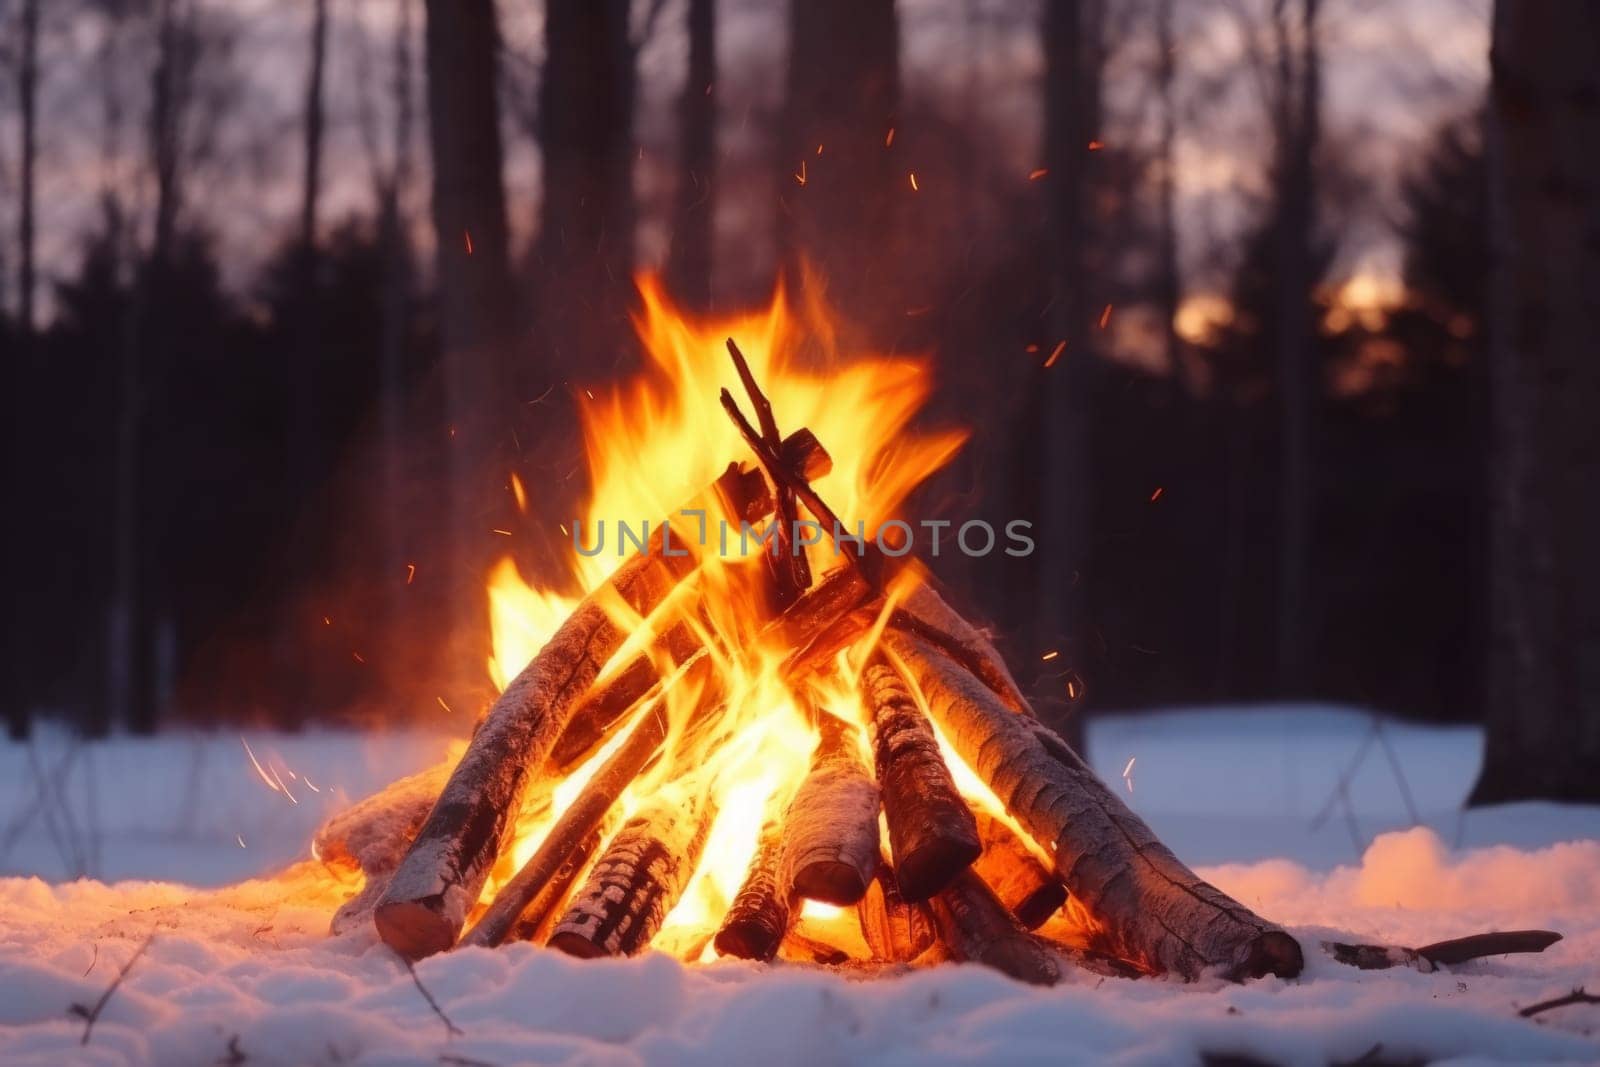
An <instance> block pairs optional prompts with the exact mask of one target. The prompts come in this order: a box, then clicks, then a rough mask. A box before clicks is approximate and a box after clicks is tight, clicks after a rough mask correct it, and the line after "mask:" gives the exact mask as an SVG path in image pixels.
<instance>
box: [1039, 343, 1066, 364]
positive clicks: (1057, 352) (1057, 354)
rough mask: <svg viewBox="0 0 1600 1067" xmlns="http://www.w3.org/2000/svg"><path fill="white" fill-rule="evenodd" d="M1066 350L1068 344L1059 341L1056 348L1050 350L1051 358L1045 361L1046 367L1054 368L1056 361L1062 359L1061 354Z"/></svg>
mask: <svg viewBox="0 0 1600 1067" xmlns="http://www.w3.org/2000/svg"><path fill="white" fill-rule="evenodd" d="M1066 348H1067V342H1065V341H1057V342H1056V346H1055V347H1054V348H1052V349H1051V350H1050V358H1049V359H1047V360H1045V361H1044V365H1045V366H1046V367H1049V366H1052V365H1053V364H1054V363H1055V361H1056V360H1058V359H1060V358H1061V353H1062V352H1064V351H1066Z"/></svg>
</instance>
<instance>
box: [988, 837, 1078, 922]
mask: <svg viewBox="0 0 1600 1067" xmlns="http://www.w3.org/2000/svg"><path fill="white" fill-rule="evenodd" d="M977 817H978V836H979V837H980V838H981V839H982V840H983V855H981V856H979V857H978V859H977V862H975V863H973V865H972V869H973V871H974V872H975V873H976V874H977V875H978V877H979V878H982V879H983V880H984V881H985V882H987V883H988V885H989V888H990V889H993V890H994V895H995V896H997V897H999V898H1000V903H1002V904H1004V905H1005V906H1006V910H1007V911H1009V912H1011V914H1013V915H1015V916H1016V917H1017V920H1018V921H1019V922H1021V923H1022V925H1023V926H1025V927H1027V928H1028V929H1029V930H1037V929H1038V928H1039V927H1041V926H1043V925H1044V923H1045V921H1046V920H1047V919H1049V918H1050V916H1052V915H1054V914H1055V913H1056V912H1057V911H1060V910H1061V905H1063V904H1065V903H1066V902H1067V887H1066V886H1064V885H1062V884H1061V879H1059V878H1057V877H1056V875H1055V872H1054V871H1052V870H1050V868H1048V867H1046V866H1045V865H1044V864H1043V863H1041V862H1040V861H1039V858H1038V857H1037V856H1035V855H1034V854H1033V850H1032V849H1030V848H1029V847H1028V846H1027V845H1026V844H1025V843H1023V841H1022V839H1021V838H1019V837H1018V836H1017V835H1016V833H1015V832H1014V831H1013V830H1012V829H1011V827H1009V826H1007V825H1006V824H1005V823H1004V822H1002V821H1001V820H1000V819H997V818H995V817H994V816H993V815H990V814H989V813H988V812H979V813H978V816H977Z"/></svg>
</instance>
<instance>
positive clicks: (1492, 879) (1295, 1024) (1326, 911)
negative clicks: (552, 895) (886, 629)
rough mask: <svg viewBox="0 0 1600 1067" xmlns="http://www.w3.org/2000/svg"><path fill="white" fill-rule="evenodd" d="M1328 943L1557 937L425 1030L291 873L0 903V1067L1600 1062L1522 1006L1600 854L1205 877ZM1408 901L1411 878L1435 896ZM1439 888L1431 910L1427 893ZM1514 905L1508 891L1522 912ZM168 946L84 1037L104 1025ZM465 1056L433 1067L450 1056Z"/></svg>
mask: <svg viewBox="0 0 1600 1067" xmlns="http://www.w3.org/2000/svg"><path fill="white" fill-rule="evenodd" d="M1207 873H1208V874H1209V876H1211V877H1214V878H1215V879H1216V880H1217V881H1218V882H1219V883H1221V884H1222V885H1223V886H1224V887H1225V888H1227V889H1229V890H1230V891H1232V892H1235V893H1239V894H1242V895H1244V896H1245V897H1246V898H1247V899H1249V900H1250V902H1251V903H1252V905H1254V906H1257V907H1259V908H1261V909H1262V910H1263V911H1264V912H1266V913H1267V914H1269V915H1273V916H1275V917H1277V918H1281V919H1284V920H1286V921H1287V922H1288V923H1290V924H1291V928H1292V929H1293V930H1294V932H1295V933H1296V935H1297V936H1299V937H1300V938H1301V939H1302V941H1303V942H1304V943H1305V944H1307V946H1308V947H1311V946H1314V945H1315V943H1316V941H1318V940H1319V939H1321V938H1324V937H1328V936H1337V937H1339V938H1341V939H1344V940H1361V939H1377V938H1383V939H1387V940H1390V941H1393V942H1398V943H1404V944H1420V943H1425V942H1427V941H1430V940H1435V939H1437V938H1441V937H1445V936H1450V935H1452V934H1460V933H1467V932H1472V931H1474V930H1478V929H1482V928H1488V927H1494V926H1500V927H1510V926H1523V925H1548V926H1551V927H1554V928H1556V929H1559V930H1562V931H1563V932H1564V933H1566V934H1567V938H1566V940H1564V941H1562V942H1560V943H1558V944H1557V945H1555V946H1554V947H1553V948H1552V949H1550V950H1549V951H1548V952H1546V953H1545V954H1544V955H1542V956H1526V957H1503V958H1499V959H1493V960H1485V961H1480V962H1475V963H1472V964H1467V965H1464V966H1462V967H1460V968H1458V969H1456V972H1455V973H1450V974H1446V973H1438V974H1430V975H1423V974H1418V973H1416V972H1413V971H1406V970H1401V971H1388V972H1364V971H1357V970H1354V969H1351V968H1347V967H1343V966H1340V965H1338V964H1335V963H1333V962H1332V961H1331V960H1328V959H1326V958H1324V957H1322V956H1321V955H1320V953H1317V952H1312V953H1310V955H1309V964H1310V965H1309V968H1308V972H1307V975H1306V976H1305V977H1304V978H1303V979H1301V980H1299V981H1296V982H1283V981H1278V980H1268V981H1262V982H1255V983H1251V984H1248V985H1243V986H1225V985H1211V986H1180V985H1177V984H1174V983H1171V982H1164V981H1153V980H1142V981H1123V980H1116V979H1106V980H1101V979H1100V978H1098V977H1093V976H1087V975H1081V974H1079V975H1074V976H1071V977H1069V981H1068V984H1066V985H1064V986H1062V987H1058V988H1056V989H1053V990H1038V989H1034V988H1031V987H1028V986H1023V985H1020V984H1018V983H1015V982H1012V981H1010V980H1008V979H1005V978H1003V977H1001V976H1000V975H998V974H995V973H992V972H988V971H984V970H982V969H978V968H974V967H969V966H962V967H955V966H946V967H941V968H938V969H935V970H931V971H924V972H919V973H914V974H907V975H904V976H900V977H895V978H886V979H875V980H868V981H863V980H849V979H846V978H843V977H840V976H838V975H834V974H830V973H827V972H823V971H820V970H815V969H810V968H803V967H798V966H781V965H780V966H775V967H771V968H763V967H758V966H754V965H750V964H744V963H722V964H716V965H713V966H710V967H685V966H683V965H681V964H679V963H677V962H675V961H673V960H670V959H668V958H665V957H662V956H648V957H645V958H642V959H636V960H628V961H578V960H572V959H568V958H566V957H564V956H562V955H560V954H559V953H554V952H550V951H548V950H544V949H538V948H534V947H532V946H529V945H521V944H519V945H512V946H508V947H506V948H503V949H499V950H484V949H474V950H468V951H463V952H459V953H453V954H449V955H446V956H441V957H435V958H432V959H429V960H425V961H424V962H423V963H421V964H420V965H418V967H417V975H418V978H419V979H420V980H421V982H422V983H423V984H424V985H425V986H426V987H427V989H428V991H429V992H430V993H431V994H432V995H433V997H434V998H435V999H436V1000H437V1001H438V1003H439V1005H440V1007H441V1009H442V1010H443V1011H444V1012H445V1014H446V1015H447V1016H448V1017H449V1019H450V1022H451V1023H452V1024H453V1025H454V1027H456V1028H457V1029H459V1031H460V1032H459V1033H452V1032H451V1031H450V1030H449V1029H448V1028H447V1026H446V1023H445V1022H444V1020H442V1019H440V1018H439V1017H437V1016H436V1015H434V1013H433V1012H432V1010H431V1009H430V1008H429V1007H428V1005H427V1003H426V1001H425V1000H424V999H423V997H422V995H421V993H420V992H419V991H418V989H417V987H416V985H415V984H413V982H412V979H411V977H410V975H409V974H408V973H407V972H406V970H405V968H404V966H403V965H402V964H401V963H400V962H399V961H398V959H397V958H396V957H394V956H393V955H392V954H390V953H389V952H388V951H387V950H386V949H384V948H383V947H381V946H380V945H379V944H378V943H377V942H376V939H375V938H374V937H373V936H372V934H371V933H370V931H367V930H362V931H359V932H357V933H355V934H351V935H347V936H345V937H342V938H329V937H327V936H326V933H325V932H326V929H327V923H328V918H329V916H330V914H331V912H332V910H333V908H334V907H335V906H336V905H337V903H338V901H339V900H340V899H342V897H343V895H344V893H347V892H348V891H349V887H348V886H340V885H339V884H338V883H337V882H335V881H334V880H333V879H332V877H331V876H330V875H329V874H328V873H327V871H326V869H324V868H322V867H320V866H319V865H316V864H312V863H303V864H299V865H297V866H295V867H293V868H291V869H290V870H289V871H287V872H285V873H284V874H283V875H282V876H280V877H279V878H276V879H273V880H263V881H253V882H247V883H244V884H241V885H238V886H233V887H229V888H226V889H221V890H193V889H187V888H184V887H181V886H176V885H171V884H163V883H148V882H124V883H120V884H116V885H109V886H108V885H104V884H101V883H98V882H78V883H72V884H67V885H58V886H50V885H47V884H45V883H44V882H42V881H40V880H38V879H8V880H4V881H0V899H4V900H5V902H6V903H5V905H4V906H3V907H0V1060H3V1061H4V1062H6V1063H8V1064H13V1063H15V1064H59V1063H64V1062H85V1063H104V1064H119V1063H160V1064H190V1063H193V1064H202V1063H215V1062H225V1061H226V1060H227V1059H228V1057H229V1056H230V1055H233V1054H234V1053H235V1052H237V1053H238V1054H240V1055H243V1056H245V1057H248V1059H247V1060H246V1061H245V1062H248V1063H250V1064H313V1063H327V1064H334V1063H371V1064H406V1063H439V1062H458V1063H461V1062H482V1063H491V1064H513V1063H532V1062H538V1063H583V1064H641V1063H652V1064H656V1063H659V1064H701V1063H748V1062H755V1061H758V1060H759V1061H760V1062H761V1063H762V1064H763V1065H764V1067H780V1065H784V1064H797V1065H798V1064H810V1063H816V1062H834V1063H858V1062H872V1063H878V1064H907V1065H910V1064H945V1063H952V1064H953V1063H995V1062H1004V1063H1052V1064H1061V1063H1126V1064H1144V1063H1173V1062H1177V1063H1183V1062H1197V1061H1198V1059H1199V1058H1200V1056H1201V1055H1202V1054H1223V1053H1227V1054H1233V1055H1241V1056H1249V1057H1254V1058H1256V1059H1259V1060H1264V1061H1267V1062H1272V1063H1285V1064H1320V1063H1325V1062H1330V1061H1334V1060H1346V1061H1348V1060H1355V1059H1358V1058H1359V1057H1361V1056H1363V1055H1367V1054H1368V1053H1370V1052H1371V1050H1373V1049H1374V1048H1378V1049H1380V1051H1381V1054H1382V1055H1383V1056H1384V1057H1385V1058H1386V1059H1390V1060H1394V1059H1400V1060H1405V1059H1410V1058H1425V1059H1428V1060H1437V1059H1449V1058H1473V1059H1475V1060H1477V1061H1480V1062H1482V1061H1490V1062H1495V1061H1498V1062H1508V1063H1530V1062H1537V1061H1541V1060H1548V1061H1570V1062H1597V1061H1600V1042H1596V1041H1595V1040H1594V1038H1593V1037H1591V1036H1588V1035H1590V1034H1592V1033H1593V1032H1594V1030H1595V1028H1596V1027H1597V1026H1600V1010H1597V1009H1595V1008H1594V1007H1590V1006H1576V1007H1570V1008H1564V1009H1560V1010H1559V1011H1557V1012H1553V1013H1551V1014H1549V1015H1548V1016H1545V1020H1544V1021H1543V1022H1537V1023H1536V1022H1529V1021H1525V1020H1522V1019H1520V1018H1518V1017H1517V1014H1516V1012H1517V1008H1518V1007H1519V1006H1522V1005H1526V1004H1528V1003H1531V1002H1533V1001H1535V1000H1538V999H1542V998H1546V997H1549V996H1554V995H1558V994H1560V993H1563V992H1566V991H1567V990H1568V989H1570V988H1572V987H1573V986H1576V985H1580V984H1583V983H1585V982H1587V983H1589V984H1590V986H1591V987H1594V986H1596V985H1600V973H1597V968H1596V963H1595V961H1596V960H1597V959H1600V908H1597V905H1596V904H1595V901H1596V900H1597V899H1600V894H1597V893H1596V890H1597V889H1600V846H1597V845H1596V844H1595V843H1594V842H1580V843H1574V844H1571V845H1562V846H1555V847H1552V848H1547V849H1540V850H1536V851H1529V852H1523V851H1518V850H1515V849H1511V848H1496V849H1486V850H1473V851H1469V852H1465V853H1459V854H1453V853H1450V852H1449V851H1448V850H1446V849H1445V848H1444V846H1443V843H1442V842H1441V841H1440V840H1439V838H1438V837H1437V835H1435V834H1434V833H1433V832H1432V831H1429V830H1426V829H1418V830H1413V831H1410V832H1407V833H1402V834H1392V835H1387V836H1384V837H1382V838H1380V839H1379V840H1378V841H1376V842H1375V843H1374V844H1373V845H1372V847H1371V848H1370V849H1369V850H1368V852H1367V854H1366V856H1365V857H1364V859H1363V862H1362V863H1361V864H1360V865H1359V866H1352V867H1341V868H1338V869H1336V870H1334V871H1333V872H1331V873H1328V874H1326V875H1321V874H1317V873H1314V872H1312V871H1309V870H1308V869H1306V868H1304V867H1300V866H1298V865H1295V864H1292V863H1288V862H1286V861H1269V862H1266V863H1259V864H1250V865H1242V866H1230V867H1221V868H1216V869H1213V870H1211V871H1209V872H1207ZM1419 880H1420V881H1419ZM1430 883H1434V884H1439V885H1441V886H1442V887H1443V889H1442V890H1441V892H1440V893H1439V894H1437V895H1430V894H1429V892H1428V889H1427V886H1428V884H1430ZM1519 887H1520V888H1519ZM152 934H153V935H154V940H153V941H152V943H151V944H150V947H149V949H148V951H147V952H146V954H145V956H144V957H143V958H141V959H140V960H139V961H138V962H137V963H136V964H135V965H134V967H133V968H132V970H131V971H130V972H129V973H128V976H127V978H126V980H125V981H124V983H123V984H122V986H121V988H120V989H119V990H118V991H117V993H116V994H115V995H114V996H113V997H112V998H111V1000H110V1002H109V1003H108V1005H107V1007H106V1008H105V1010H104V1012H103V1013H102V1015H101V1016H100V1018H99V1020H98V1022H97V1023H96V1025H95V1027H94V1031H93V1035H92V1039H91V1041H90V1043H89V1045H88V1046H87V1047H84V1046H81V1045H80V1044H79V1042H80V1040H81V1037H82V1034H83V1030H84V1023H83V1021H82V1020H81V1019H78V1018H74V1017H72V1016H71V1015H70V1014H69V1010H70V1006H71V1005H73V1004H83V1005H90V1004H93V1003H94V1001H95V1000H96V999H97V998H98V997H99V996H100V995H101V994H102V993H103V992H104V991H105V989H106V988H107V987H108V986H109V984H110V983H111V982H112V980H113V979H114V978H115V976H116V974H117V972H118V970H119V968H120V967H121V965H122V964H123V963H124V962H125V961H126V960H127V959H128V958H129V957H130V956H131V955H132V954H133V952H135V951H136V950H137V948H138V946H139V945H140V944H141V943H143V941H144V940H145V939H146V938H147V937H150V936H151V935H152ZM447 1056H448V1057H457V1059H456V1060H453V1061H452V1060H441V1057H447Z"/></svg>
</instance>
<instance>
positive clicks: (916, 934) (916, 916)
mask: <svg viewBox="0 0 1600 1067" xmlns="http://www.w3.org/2000/svg"><path fill="white" fill-rule="evenodd" d="M856 918H857V920H858V921H859V922H860V923H861V936H862V937H863V938H865V939H866V942H867V944H868V945H869V946H871V948H872V958H873V959H875V960H882V961H884V962H886V963H909V962H911V961H912V960H914V959H916V958H917V957H918V956H920V955H922V954H923V953H924V952H926V951H927V950H928V948H929V947H930V946H932V944H933V943H934V942H935V941H936V940H938V931H937V930H935V928H934V923H933V913H932V912H931V911H929V910H928V905H926V904H924V903H920V902H919V903H915V904H913V903H911V902H909V901H907V900H906V899H905V898H904V897H902V896H901V895H900V887H899V885H898V884H897V882H896V879H895V875H894V871H892V870H890V868H889V865H888V864H887V863H885V864H881V865H879V867H878V870H877V872H876V873H875V874H874V875H873V876H872V884H871V885H869V886H867V892H866V895H865V896H863V897H862V898H861V902H860V903H859V904H857V905H856Z"/></svg>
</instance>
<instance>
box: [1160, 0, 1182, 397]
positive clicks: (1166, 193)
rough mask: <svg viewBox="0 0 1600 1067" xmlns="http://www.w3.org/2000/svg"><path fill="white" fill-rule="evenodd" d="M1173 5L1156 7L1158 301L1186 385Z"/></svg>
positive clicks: (1166, 339)
mask: <svg viewBox="0 0 1600 1067" xmlns="http://www.w3.org/2000/svg"><path fill="white" fill-rule="evenodd" d="M1172 8H1173V0H1158V2H1157V5H1156V50H1157V53H1158V54H1157V56H1156V88H1157V91H1158V93H1159V94H1160V97H1161V133H1160V135H1159V148H1158V150H1157V151H1158V158H1159V160H1160V167H1161V173H1160V176H1159V178H1158V179H1157V182H1156V188H1157V196H1158V197H1159V203H1160V207H1159V214H1160V221H1159V223H1158V235H1159V236H1158V238H1157V241H1158V247H1157V267H1156V300H1157V306H1158V307H1160V309H1161V320H1162V331H1161V337H1162V344H1163V347H1164V348H1165V349H1166V352H1165V355H1166V358H1167V366H1168V367H1169V368H1170V369H1171V374H1172V375H1173V377H1174V379H1176V380H1178V381H1184V380H1186V379H1187V377H1188V375H1187V371H1186V368H1185V367H1184V366H1183V360H1182V349H1181V344H1182V342H1181V340H1180V339H1179V337H1178V302H1179V300H1180V299H1181V298H1182V287H1183V282H1182V277H1181V274H1180V272H1179V267H1178V218H1177V189H1178V160H1177V141H1178V102H1177V99H1176V98H1175V97H1174V96H1173V84H1172V83H1173V80H1174V77H1175V76H1176V74H1177V47H1178V46H1177V42H1176V41H1175V39H1174V37H1173V31H1172V18H1173V11H1172Z"/></svg>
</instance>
